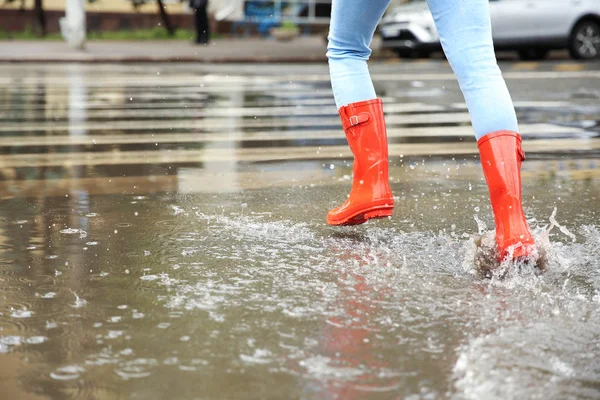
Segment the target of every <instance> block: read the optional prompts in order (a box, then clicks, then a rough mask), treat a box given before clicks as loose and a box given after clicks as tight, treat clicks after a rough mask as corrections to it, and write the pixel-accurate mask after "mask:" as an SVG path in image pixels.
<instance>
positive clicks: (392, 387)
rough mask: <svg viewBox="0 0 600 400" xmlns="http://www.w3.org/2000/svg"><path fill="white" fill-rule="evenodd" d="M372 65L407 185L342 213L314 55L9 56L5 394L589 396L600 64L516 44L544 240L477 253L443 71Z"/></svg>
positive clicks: (453, 105) (535, 209) (474, 168)
mask: <svg viewBox="0 0 600 400" xmlns="http://www.w3.org/2000/svg"><path fill="white" fill-rule="evenodd" d="M371 70H372V72H373V75H374V78H375V81H376V86H377V90H378V93H379V94H380V95H381V97H382V98H383V99H384V102H385V108H386V112H387V121H388V128H389V137H390V163H391V165H390V176H391V180H392V189H393V190H394V194H395V196H396V204H397V207H396V209H395V212H394V216H393V218H391V219H389V220H382V221H377V222H370V223H368V224H365V225H362V226H358V227H352V228H333V227H329V226H327V225H325V223H324V219H325V213H326V211H327V209H328V208H330V207H332V206H334V205H336V203H338V202H340V201H341V200H343V199H345V196H346V195H347V193H348V190H349V187H350V183H351V159H350V153H349V150H348V149H347V148H346V145H345V140H344V138H343V133H342V132H341V130H340V129H339V127H338V120H337V117H336V111H335V106H334V104H333V100H332V94H331V89H330V87H329V84H328V81H327V71H326V66H324V65H310V66H309V65H306V66H285V67H284V66H275V65H273V66H270V65H267V66H264V65H260V66H251V65H246V66H236V65H220V66H208V65H204V66H192V65H176V64H157V65H146V66H135V65H78V64H67V65H50V66H48V65H36V64H29V65H10V64H4V65H0V120H1V121H2V124H1V125H0V179H1V180H2V183H1V184H0V210H1V211H0V262H1V265H2V269H0V285H1V286H0V287H1V288H2V290H1V294H0V390H1V392H2V393H3V398H7V399H67V398H68V399H163V398H171V399H216V398H227V399H257V398H264V399H293V398H302V399H363V398H369V399H397V398H407V399H438V398H452V399H524V398H528V399H565V398H570V399H591V398H599V397H600V362H599V361H598V360H599V359H600V261H599V260H600V223H599V219H598V215H599V213H600V201H599V199H600V138H599V136H600V124H599V121H600V101H599V99H600V83H599V82H600V79H599V78H600V72H599V71H598V70H597V68H594V67H592V68H586V69H585V70H580V69H578V68H572V69H566V70H563V71H560V70H549V71H529V70H519V69H515V68H513V67H507V68H505V71H506V76H507V78H508V83H509V86H510V88H511V90H512V93H513V98H514V100H515V103H516V105H517V110H518V113H519V117H520V121H521V133H522V134H523V136H524V138H525V140H526V142H525V150H526V152H527V156H528V160H527V161H526V162H525V164H524V166H523V180H524V195H525V196H524V201H525V208H526V213H527V216H528V218H530V222H531V224H532V226H533V227H534V230H535V232H536V237H537V239H538V242H539V243H540V244H541V246H542V247H543V249H544V250H545V252H546V253H547V258H548V265H547V271H546V272H545V273H544V274H542V275H539V274H537V273H536V271H535V270H533V269H531V268H528V267H526V266H521V267H522V268H521V269H520V270H519V269H518V268H517V267H516V266H507V268H508V272H507V274H506V276H505V277H504V278H502V279H501V278H499V277H493V278H492V279H483V278H482V277H481V274H480V273H479V271H478V269H477V267H476V264H475V262H474V258H475V253H476V251H477V249H476V246H475V241H476V239H477V238H478V237H479V235H480V234H484V235H486V234H487V235H489V230H490V229H491V228H492V227H493V219H492V214H491V208H490V206H489V202H488V198H487V188H486V186H485V182H484V181H483V177H482V173H481V170H480V165H479V163H478V158H477V148H476V144H475V140H474V138H473V137H472V132H471V128H470V126H469V123H468V121H469V118H468V113H467V112H466V109H465V105H464V102H463V101H462V99H461V97H460V93H459V91H458V88H457V86H456V84H455V83H454V81H453V80H452V76H451V74H450V71H449V70H448V69H447V66H446V65H445V64H444V63H441V62H440V63H437V64H435V63H434V64H431V63H422V64H419V63H415V64H406V65H404V64H403V65H384V64H374V65H373V66H372V68H371Z"/></svg>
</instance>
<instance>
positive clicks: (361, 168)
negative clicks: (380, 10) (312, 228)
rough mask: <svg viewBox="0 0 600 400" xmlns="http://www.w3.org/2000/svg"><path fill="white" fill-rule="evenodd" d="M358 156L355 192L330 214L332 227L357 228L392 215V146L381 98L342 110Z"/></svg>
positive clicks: (341, 113)
mask: <svg viewBox="0 0 600 400" xmlns="http://www.w3.org/2000/svg"><path fill="white" fill-rule="evenodd" d="M339 113H340V117H341V119H342V126H343V128H344V131H345V132H346V138H347V139H348V144H349V145H350V150H352V153H353V154H354V168H353V179H352V190H350V196H349V197H348V200H346V202H345V203H344V204H342V205H341V206H339V207H336V208H334V209H333V210H330V211H329V213H328V214H327V223H328V224H329V225H357V224H362V223H363V222H366V221H367V220H369V219H372V218H384V217H388V216H390V215H392V209H393V208H394V198H393V197H392V190H391V189H390V183H389V179H388V143H387V133H386V129H385V120H384V117H383V105H382V103H381V100H380V99H374V100H367V101H361V102H359V103H352V104H349V105H347V106H345V107H342V108H340V109H339Z"/></svg>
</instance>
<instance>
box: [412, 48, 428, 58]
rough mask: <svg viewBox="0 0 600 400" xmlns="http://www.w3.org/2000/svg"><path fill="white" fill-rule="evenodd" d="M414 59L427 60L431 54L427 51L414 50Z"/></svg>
mask: <svg viewBox="0 0 600 400" xmlns="http://www.w3.org/2000/svg"><path fill="white" fill-rule="evenodd" d="M413 57H414V58H429V57H431V53H430V52H429V51H427V50H415V51H414V52H413Z"/></svg>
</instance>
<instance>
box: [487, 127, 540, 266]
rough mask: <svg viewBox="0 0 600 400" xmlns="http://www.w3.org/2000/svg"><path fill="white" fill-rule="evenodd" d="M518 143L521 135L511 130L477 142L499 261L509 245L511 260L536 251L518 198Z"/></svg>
mask: <svg viewBox="0 0 600 400" xmlns="http://www.w3.org/2000/svg"><path fill="white" fill-rule="evenodd" d="M521 142H522V140H521V136H520V135H519V134H518V133H516V132H511V131H497V132H493V133H490V134H487V135H485V136H484V137H482V138H481V139H479V141H478V142H477V145H478V147H479V153H480V155H481V165H482V166H483V173H484V175H485V180H486V181H487V185H488V189H489V191H490V200H491V202H492V209H493V210H494V220H495V222H496V243H497V244H498V257H499V258H500V260H503V259H504V258H505V257H506V256H507V255H508V254H509V253H510V252H509V247H511V246H514V250H513V253H512V258H513V259H519V258H525V257H530V256H532V255H534V254H535V253H537V250H536V246H535V242H534V240H533V237H532V236H531V232H530V231H529V226H528V225H527V221H526V220H525V214H524V212H523V205H522V200H521V162H522V161H523V160H525V153H524V152H523V149H522V148H521Z"/></svg>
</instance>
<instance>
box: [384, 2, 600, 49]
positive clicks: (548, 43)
mask: <svg viewBox="0 0 600 400" xmlns="http://www.w3.org/2000/svg"><path fill="white" fill-rule="evenodd" d="M489 1H490V13H491V16H492V32H493V37H494V45H495V46H496V49H498V50H516V51H518V53H519V56H520V57H521V58H522V59H524V60H536V59H542V58H544V57H545V56H546V55H547V54H548V51H550V50H553V49H569V52H570V53H571V56H572V57H573V58H576V59H587V60H589V59H595V58H600V0H489ZM379 28H380V33H381V37H382V39H383V44H382V46H383V47H384V48H390V49H394V50H395V51H396V52H397V53H398V54H399V55H400V56H404V57H414V56H419V57H427V56H429V54H430V53H431V52H432V51H437V50H440V49H441V46H440V42H439V36H438V32H437V29H436V28H435V24H434V22H433V18H432V16H431V13H430V12H429V9H428V8H427V4H426V3H425V1H424V0H413V1H411V2H410V3H409V4H406V5H402V6H399V7H394V8H393V9H391V10H390V11H389V12H388V13H387V14H386V16H385V17H384V18H383V19H382V20H381V23H380V25H379Z"/></svg>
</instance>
